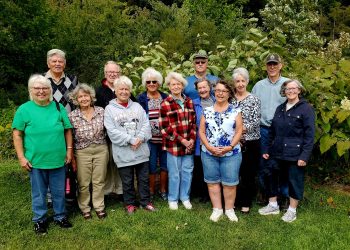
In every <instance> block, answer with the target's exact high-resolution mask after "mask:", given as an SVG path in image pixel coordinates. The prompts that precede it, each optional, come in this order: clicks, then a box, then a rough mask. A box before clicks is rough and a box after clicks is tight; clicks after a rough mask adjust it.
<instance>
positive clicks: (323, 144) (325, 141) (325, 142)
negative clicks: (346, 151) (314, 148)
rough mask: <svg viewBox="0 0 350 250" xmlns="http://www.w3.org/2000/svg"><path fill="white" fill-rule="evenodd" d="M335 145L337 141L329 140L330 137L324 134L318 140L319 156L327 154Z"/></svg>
mask: <svg viewBox="0 0 350 250" xmlns="http://www.w3.org/2000/svg"><path fill="white" fill-rule="evenodd" d="M335 143H337V139H335V138H331V137H330V135H328V134H326V135H324V136H322V137H321V139H320V151H321V154H323V153H324V152H327V151H328V150H329V149H330V148H331V147H332V146H333V145H334V144H335Z"/></svg>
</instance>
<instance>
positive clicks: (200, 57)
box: [184, 50, 219, 100]
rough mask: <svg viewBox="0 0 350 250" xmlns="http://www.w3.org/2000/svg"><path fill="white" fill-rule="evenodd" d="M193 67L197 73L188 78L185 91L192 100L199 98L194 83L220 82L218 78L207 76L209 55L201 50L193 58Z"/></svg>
mask: <svg viewBox="0 0 350 250" xmlns="http://www.w3.org/2000/svg"><path fill="white" fill-rule="evenodd" d="M193 66H194V69H195V73H194V75H192V76H188V77H186V80H187V82H188V84H187V86H186V88H185V89H184V94H185V95H186V96H188V97H190V98H191V99H192V100H194V99H196V98H199V95H198V92H197V90H196V88H195V86H194V83H195V82H196V81H197V80H198V79H207V80H208V81H209V82H210V83H211V84H213V83H215V82H216V81H217V80H219V78H218V77H216V76H214V75H211V74H207V67H208V55H207V54H206V53H205V51H203V50H201V51H199V52H198V53H197V54H195V55H194V56H193Z"/></svg>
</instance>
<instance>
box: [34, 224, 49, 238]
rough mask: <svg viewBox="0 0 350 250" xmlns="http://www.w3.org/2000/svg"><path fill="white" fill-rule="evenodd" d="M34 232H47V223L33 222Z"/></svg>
mask: <svg viewBox="0 0 350 250" xmlns="http://www.w3.org/2000/svg"><path fill="white" fill-rule="evenodd" d="M34 232H35V233H36V234H38V235H45V234H47V224H46V222H45V221H39V222H36V223H35V224H34Z"/></svg>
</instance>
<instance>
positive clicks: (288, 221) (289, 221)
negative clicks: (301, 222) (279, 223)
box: [282, 218, 297, 223]
mask: <svg viewBox="0 0 350 250" xmlns="http://www.w3.org/2000/svg"><path fill="white" fill-rule="evenodd" d="M296 219H297V218H293V220H284V219H283V218H282V220H283V221H284V222H287V223H291V222H293V221H295V220H296Z"/></svg>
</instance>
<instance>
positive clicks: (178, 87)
mask: <svg viewBox="0 0 350 250" xmlns="http://www.w3.org/2000/svg"><path fill="white" fill-rule="evenodd" d="M183 89H184V86H183V85H182V83H181V82H179V81H178V80H176V79H174V78H173V79H171V80H170V82H169V90H170V92H171V94H172V95H173V96H176V97H180V96H181V93H182V90H183Z"/></svg>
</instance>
